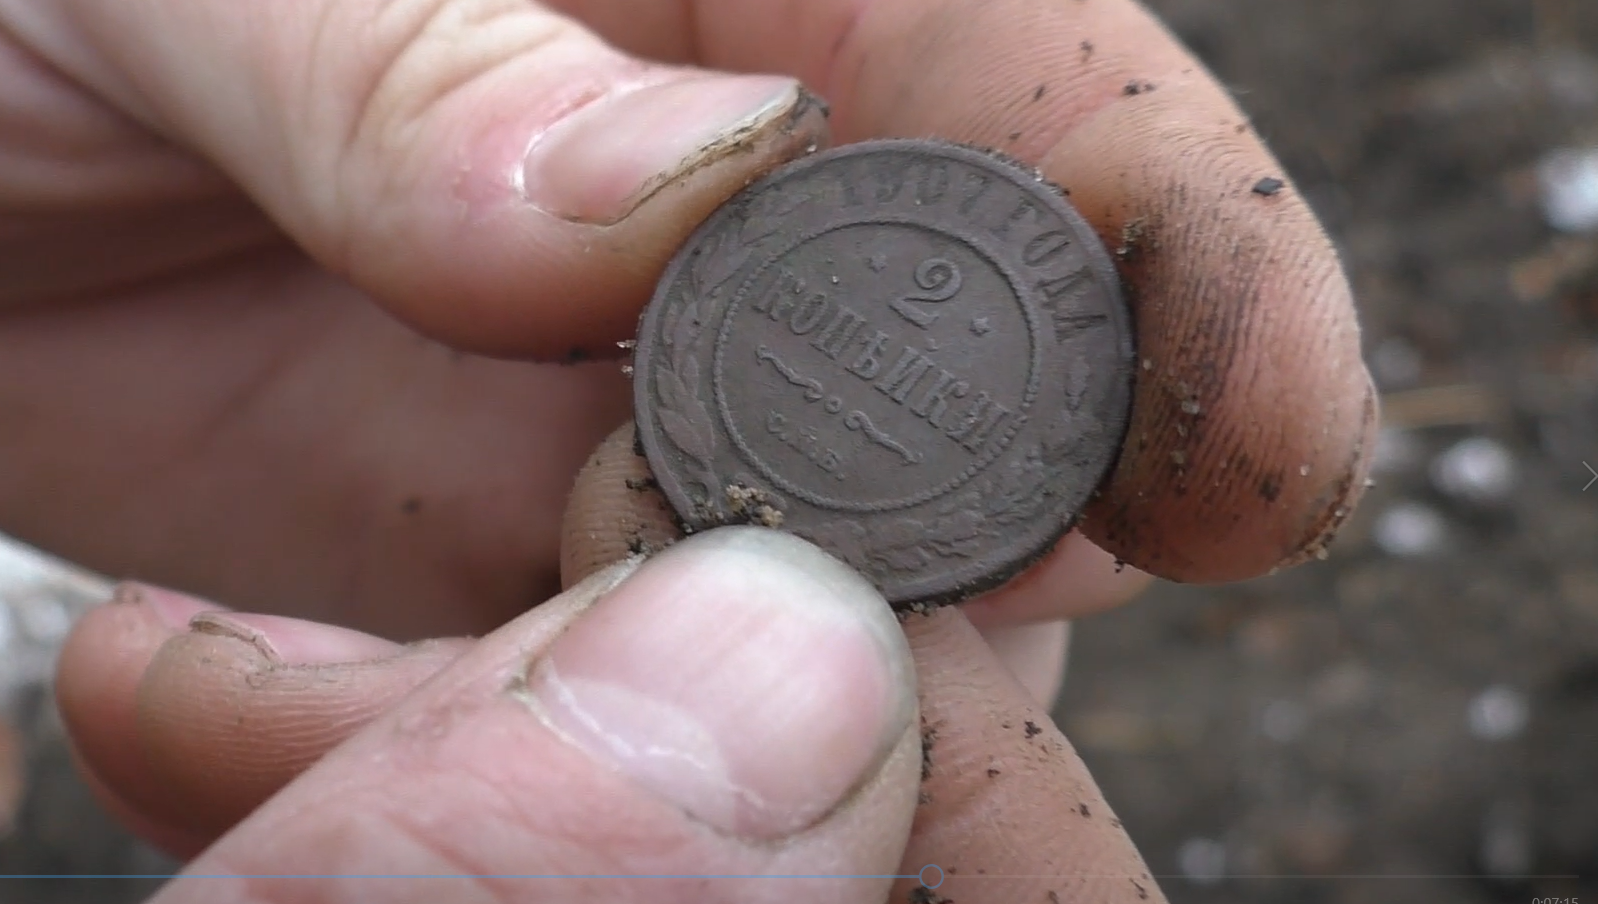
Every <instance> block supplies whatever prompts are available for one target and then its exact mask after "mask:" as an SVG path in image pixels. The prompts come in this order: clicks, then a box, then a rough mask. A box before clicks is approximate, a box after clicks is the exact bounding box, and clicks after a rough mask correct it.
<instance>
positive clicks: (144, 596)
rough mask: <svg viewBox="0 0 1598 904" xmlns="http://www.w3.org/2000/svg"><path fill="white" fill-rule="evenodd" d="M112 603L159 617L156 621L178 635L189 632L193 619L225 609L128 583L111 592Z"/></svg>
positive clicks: (170, 592)
mask: <svg viewBox="0 0 1598 904" xmlns="http://www.w3.org/2000/svg"><path fill="white" fill-rule="evenodd" d="M111 602H113V603H115V604H118V605H127V606H139V607H141V608H143V609H144V610H145V611H146V612H149V613H150V614H152V615H154V616H155V619H156V621H158V622H160V623H161V624H162V625H163V626H165V627H167V628H170V629H172V630H174V631H187V630H188V628H189V619H191V618H193V617H194V616H196V615H199V614H200V613H202V612H215V611H218V610H220V609H221V608H222V607H221V606H218V605H216V604H215V603H208V602H206V601H205V600H202V599H197V598H195V597H192V596H188V595H186V594H182V593H178V592H176V591H173V590H166V589H163V588H161V587H152V586H150V585H149V584H140V583H136V582H133V581H126V582H123V583H121V584H118V585H117V586H116V589H115V590H113V591H112V592H111Z"/></svg>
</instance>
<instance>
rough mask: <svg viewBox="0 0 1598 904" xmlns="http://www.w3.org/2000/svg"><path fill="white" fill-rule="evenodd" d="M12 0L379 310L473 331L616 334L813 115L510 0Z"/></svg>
mask: <svg viewBox="0 0 1598 904" xmlns="http://www.w3.org/2000/svg"><path fill="white" fill-rule="evenodd" d="M23 5H24V6H31V7H33V8H32V9H30V10H27V11H25V12H26V14H24V15H21V16H18V17H16V18H17V20H18V25H17V27H18V28H19V29H21V30H22V31H23V32H25V34H24V36H23V37H24V39H25V40H27V41H28V43H29V44H30V45H33V46H36V47H38V48H40V52H41V53H44V54H46V55H47V56H49V57H50V61H51V62H52V63H53V64H55V65H56V66H57V67H59V68H61V69H63V70H65V71H66V72H67V73H69V74H70V75H71V76H73V77H74V78H76V79H77V80H78V81H79V82H80V83H82V84H86V85H89V86H91V88H92V89H93V90H95V91H96V92H97V93H99V94H100V95H102V96H103V97H105V98H108V99H110V100H111V101H112V102H113V103H115V104H116V105H117V106H118V107H120V108H121V109H122V110H123V111H124V112H126V113H127V114H129V115H131V116H133V117H135V118H137V119H139V120H141V121H142V122H144V123H145V124H146V125H147V126H149V127H150V128H152V129H154V130H155V131H157V132H160V133H162V134H163V135H165V136H166V137H167V138H169V139H170V140H172V141H173V142H174V143H176V144H178V145H180V146H182V147H185V148H189V149H191V150H193V151H195V152H197V153H198V154H200V155H201V156H203V157H206V158H208V159H209V160H210V161H211V162H213V163H214V164H215V165H216V166H217V167H219V168H220V169H222V170H223V171H225V172H226V173H227V174H228V175H229V176H231V177H232V178H233V179H234V181H236V182H237V183H238V184H239V185H240V186H241V187H242V188H243V189H244V190H245V191H246V192H247V193H248V194H249V195H251V196H252V197H253V198H254V200H255V201H256V202H257V203H258V204H259V205H260V206H261V207H262V208H263V209H264V210H265V211H266V212H267V213H268V214H269V215H270V216H272V217H273V218H274V219H275V220H276V221H277V222H278V224H279V225H280V226H281V227H282V228H283V229H284V230H286V231H287V232H288V233H289V234H290V235H291V236H292V237H293V238H294V239H295V240H296V241H297V242H298V243H299V244H300V245H302V246H303V247H304V248H305V249H306V250H307V251H308V252H309V253H310V254H311V255H312V256H313V257H315V258H316V259H317V260H318V261H319V262H320V263H322V264H323V265H324V266H326V267H327V268H329V269H331V270H332V271H334V272H335V273H338V274H340V275H342V276H345V277H346V278H348V279H350V280H352V281H353V282H354V283H355V284H357V285H358V286H359V287H360V288H362V289H365V290H366V291H368V292H370V293H372V294H373V295H374V297H376V298H377V299H378V300H379V301H380V302H381V303H384V304H386V305H388V306H389V307H390V308H391V309H392V310H393V312H394V313H396V314H398V315H399V316H401V317H402V318H404V319H406V320H408V321H409V322H411V323H412V324H413V325H415V326H417V327H418V328H420V329H422V330H424V331H426V332H429V333H431V334H432V335H434V336H435V337H437V338H441V339H444V340H446V341H450V342H453V343H455V344H457V345H460V346H464V347H467V348H471V349H475V350H480V351H485V352H499V353H507V354H511V353H515V354H539V355H556V354H560V355H565V354H567V353H569V352H570V351H571V350H572V349H574V348H581V349H588V350H593V349H598V348H600V347H602V346H603V345H604V344H605V343H606V342H608V341H612V340H616V339H621V338H625V337H626V336H628V335H631V328H632V327H633V326H634V321H635V320H636V316H637V310H638V308H639V306H640V305H641V303H642V301H643V300H644V299H645V298H647V295H648V293H649V291H650V288H651V286H652V283H653V281H654V280H655V278H656V277H657V276H658V274H659V272H660V270H661V269H662V268H663V267H664V265H665V262H666V260H667V259H668V258H669V256H670V255H671V253H672V252H673V251H674V250H675V249H676V248H677V247H679V246H680V245H681V244H682V242H683V240H684V238H685V237H686V235H687V234H688V232H689V231H690V230H691V229H692V228H693V227H694V226H695V225H697V224H698V223H699V222H700V221H701V220H702V219H703V218H704V217H705V216H707V215H708V214H709V212H710V211H711V210H712V209H714V208H715V207H716V206H717V205H718V204H720V203H721V202H722V201H724V200H725V199H726V198H727V197H729V196H731V195H732V194H733V193H734V192H735V191H736V190H737V189H739V188H741V187H742V186H743V185H744V184H745V183H747V182H748V181H749V180H750V179H751V178H753V177H754V176H757V175H759V174H760V173H762V172H763V171H765V170H767V169H769V168H771V167H773V166H775V165H777V164H779V163H781V162H784V161H785V160H786V159H789V158H791V157H793V156H797V155H798V154H800V153H802V152H803V151H804V150H805V149H807V148H811V147H814V146H815V145H816V144H818V143H819V142H821V141H823V140H824V138H825V116H824V112H823V109H822V108H821V106H820V105H819V103H818V102H816V101H815V100H814V99H813V98H812V97H810V96H809V95H807V94H805V93H804V92H803V91H802V90H801V89H800V88H799V86H798V84H797V83H796V82H794V81H793V80H792V79H789V78H783V77H776V76H733V75H724V74H716V73H709V72H705V71H702V70H696V69H691V68H686V67H675V66H661V65H653V64H646V63H644V62H641V61H638V60H635V59H632V58H630V57H628V56H626V55H625V54H622V53H620V52H619V51H617V50H615V49H613V48H611V47H609V46H608V45H606V44H605V43H604V42H602V41H601V40H600V39H599V38H597V37H595V36H594V35H593V34H592V33H590V32H589V31H588V30H586V29H585V28H583V27H582V26H581V25H579V24H577V23H576V22H574V21H573V20H571V19H568V18H566V17H564V16H561V15H558V14H556V13H554V12H552V11H550V10H548V9H545V8H543V7H542V6H540V5H538V4H536V3H530V2H523V0H515V2H481V0H427V2H406V3H394V2H386V0H304V2H294V3H237V2H234V0H199V2H192V0H150V2H141V3H128V2H125V0H24V2H23ZM530 291H536V292H537V293H538V297H537V298H530V297H528V293H529V292H530Z"/></svg>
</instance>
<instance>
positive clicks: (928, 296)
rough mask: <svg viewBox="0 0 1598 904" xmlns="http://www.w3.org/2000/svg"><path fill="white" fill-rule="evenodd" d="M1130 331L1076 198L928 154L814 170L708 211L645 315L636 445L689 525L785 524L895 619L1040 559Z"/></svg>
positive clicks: (1068, 498)
mask: <svg viewBox="0 0 1598 904" xmlns="http://www.w3.org/2000/svg"><path fill="white" fill-rule="evenodd" d="M1133 360H1134V352H1133V342H1132V328H1131V323H1130V318H1129V316H1128V313H1127V309H1126V305H1125V303H1124V301H1123V300H1122V296H1121V291H1120V287H1119V283H1118V281H1117V279H1116V274H1115V270H1114V268H1113V266H1112V265H1111V263H1110V259H1109V256H1108V255H1107V254H1106V253H1105V251H1104V248H1103V246H1102V245H1101V244H1100V242H1099V240H1098V238H1097V236H1096V235H1095V234H1094V233H1093V231H1092V230H1091V229H1090V228H1089V227H1088V226H1087V224H1086V223H1085V222H1084V221H1083V220H1082V218H1081V217H1080V216H1079V215H1078V214H1077V213H1076V211H1075V210H1074V209H1073V208H1072V207H1071V206H1070V204H1069V203H1067V201H1066V199H1065V198H1064V196H1063V195H1062V193H1061V192H1060V191H1059V190H1058V189H1057V188H1055V187H1053V186H1050V185H1048V184H1047V183H1045V182H1044V181H1042V179H1041V177H1040V176H1039V175H1038V174H1037V173H1036V172H1034V171H1032V170H1029V169H1027V168H1025V167H1023V166H1020V165H1018V164H1016V163H1014V162H1012V161H1009V160H1007V159H1005V158H1002V157H998V156H996V155H993V154H989V153H986V152H983V151H979V150H975V149H971V148H966V147H962V146H958V145H952V144H947V143H943V142H933V141H874V142H866V143H862V144H854V145H848V146H845V147H842V148H839V149H836V150H832V151H827V152H823V153H820V154H816V155H813V156H810V157H807V158H805V159H802V160H800V161H798V162H796V163H792V164H790V165H788V166H787V167H785V168H783V169H781V170H779V171H777V172H776V173H774V174H772V175H770V176H769V177H767V178H765V179H763V180H761V181H759V182H757V183H755V184H754V185H751V186H750V187H749V188H748V189H746V190H745V191H743V192H742V193H740V194H739V195H737V196H736V197H735V198H733V199H732V200H731V201H729V202H728V203H727V204H725V205H724V206H723V207H722V208H721V209H719V210H718V211H717V212H716V213H715V214H713V215H712V216H711V217H710V219H708V220H707V221H706V222H705V223H704V224H703V225H702V226H701V227H700V228H699V229H698V231H696V232H695V233H694V235H693V236H692V237H691V238H690V239H689V241H688V243H687V245H686V246H685V247H684V248H683V249H682V251H681V252H680V253H679V254H678V255H677V257H676V259H675V260H674V261H673V262H672V264H671V266H670V267H669V269H668V270H667V271H666V275H665V277H664V279H663V280H662V282H661V283H660V286H659V289H658V290H657V292H656V294H655V297H654V299H653V301H651V303H650V305H649V307H648V309H647V310H646V311H645V312H644V316H643V320H642V322H641V324H640V328H639V334H638V345H637V350H636V352H635V357H634V366H635V368H636V370H635V373H636V376H635V378H634V379H635V381H636V382H635V387H634V394H635V403H636V406H635V407H636V410H637V419H638V435H639V437H640V442H641V445H642V448H643V452H644V454H645V455H646V456H647V457H648V460H649V463H650V466H651V468H652V470H653V472H654V474H655V477H656V479H657V480H658V481H659V483H660V486H661V489H662V490H663V491H664V492H665V495H666V497H667V499H669V500H670V502H671V504H672V506H673V507H674V508H675V509H676V511H677V513H678V515H679V516H680V518H681V520H682V523H683V527H684V529H685V530H688V531H695V530H703V529H707V528H710V527H714V526H717V525H722V524H729V523H746V522H753V523H759V524H766V525H769V526H772V527H780V528H781V529H784V530H789V531H792V532H793V533H795V534H798V535H799V536H801V537H804V538H806V539H808V540H810V541H811V542H814V543H816V544H817V545H819V546H821V547H822V548H824V549H826V550H828V551H829V552H831V553H832V554H833V555H835V556H837V557H838V558H840V559H843V560H844V561H846V562H848V563H850V564H851V565H853V566H854V567H855V568H857V569H858V570H860V571H861V572H862V573H864V574H865V575H866V576H867V577H868V578H869V579H870V580H872V581H873V582H874V583H875V584H876V585H877V587H879V588H880V589H881V590H882V592H883V594H884V595H885V596H886V597H887V598H888V600H889V601H890V602H893V603H894V604H895V605H899V606H905V605H913V604H917V603H923V604H924V603H934V602H950V601H955V600H959V599H964V598H966V597H968V596H971V595H973V594H975V593H978V592H981V591H983V590H986V589H989V588H991V587H994V586H996V585H998V584H1000V583H1002V582H1004V581H1005V580H1007V579H1009V578H1010V577H1012V576H1014V575H1015V574H1016V573H1018V572H1019V571H1021V570H1022V569H1023V568H1025V567H1026V566H1027V565H1028V564H1030V563H1031V562H1032V561H1034V560H1035V559H1037V558H1038V557H1039V556H1041V555H1043V554H1044V553H1045V552H1047V551H1048V550H1049V549H1050V548H1051V547H1052V545H1053V544H1054V543H1055V541H1057V540H1058V539H1059V538H1060V536H1061V535H1062V534H1064V533H1065V531H1066V530H1067V529H1068V528H1069V527H1070V526H1071V524H1072V523H1073V521H1074V520H1075V519H1076V516H1077V513H1078V512H1079V511H1080V510H1081V508H1082V506H1083V505H1084V504H1085V503H1086V502H1087V500H1088V497H1089V496H1090V495H1091V494H1092V492H1093V490H1094V488H1095V487H1096V486H1097V485H1098V483H1099V481H1100V480H1102V479H1103V478H1104V476H1105V475H1106V473H1107V472H1108V470H1109V469H1110V467H1111V465H1112V464H1113V462H1114V460H1115V457H1116V454H1117V452H1118V450H1119V448H1120V444H1121V440H1122V437H1123V435H1124V432H1125V429H1126V423H1127V413H1128V408H1129V407H1130V404H1131V397H1132V396H1131V393H1132V385H1131V384H1132V374H1133Z"/></svg>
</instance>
